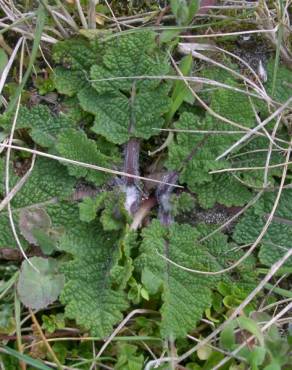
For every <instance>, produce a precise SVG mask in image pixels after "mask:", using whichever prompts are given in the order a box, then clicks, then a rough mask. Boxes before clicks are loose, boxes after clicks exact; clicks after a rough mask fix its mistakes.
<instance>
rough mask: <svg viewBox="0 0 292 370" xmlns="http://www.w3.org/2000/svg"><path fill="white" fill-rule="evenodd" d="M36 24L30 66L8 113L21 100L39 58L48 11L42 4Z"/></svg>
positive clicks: (13, 97) (11, 101)
mask: <svg viewBox="0 0 292 370" xmlns="http://www.w3.org/2000/svg"><path fill="white" fill-rule="evenodd" d="M36 22H37V26H36V30H35V37H34V42H33V47H32V51H31V57H30V59H29V64H28V67H27V70H26V71H25V74H24V76H23V79H22V82H21V84H20V85H19V86H18V88H17V89H16V91H15V93H14V95H13V96H12V98H11V100H10V102H9V104H8V107H7V112H8V113H9V112H12V111H13V109H14V108H15V106H16V103H17V100H18V98H19V95H20V94H21V92H22V89H23V88H24V86H25V84H26V82H27V80H28V78H29V76H30V73H31V70H32V67H33V63H34V61H35V59H36V56H37V52H38V49H39V45H40V41H41V37H42V32H43V29H44V26H45V22H46V11H45V8H44V6H43V5H42V4H40V5H39V7H38V11H37V20H36Z"/></svg>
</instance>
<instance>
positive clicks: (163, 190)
mask: <svg viewBox="0 0 292 370" xmlns="http://www.w3.org/2000/svg"><path fill="white" fill-rule="evenodd" d="M178 176H179V174H178V172H176V171H172V172H169V173H167V174H166V175H165V176H164V177H163V179H162V181H165V182H168V183H171V184H176V182H177V180H178ZM173 189H174V187H173V186H171V185H167V184H159V186H158V188H157V190H156V199H157V202H158V204H159V211H158V218H159V220H160V222H161V224H162V225H164V226H169V225H171V224H172V223H173V217H172V215H171V204H170V196H171V194H172V192H173Z"/></svg>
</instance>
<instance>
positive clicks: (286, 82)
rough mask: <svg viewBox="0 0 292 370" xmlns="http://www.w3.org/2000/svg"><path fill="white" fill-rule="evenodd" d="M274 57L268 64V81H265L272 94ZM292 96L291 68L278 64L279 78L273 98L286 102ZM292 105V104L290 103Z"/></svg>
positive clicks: (268, 90)
mask: <svg viewBox="0 0 292 370" xmlns="http://www.w3.org/2000/svg"><path fill="white" fill-rule="evenodd" d="M274 63H275V61H274V59H271V60H270V61H269V63H268V65H267V75H268V81H267V82H266V83H265V85H264V86H265V88H266V89H267V93H268V94H270V95H271V94H272V88H273V74H274ZM291 96H292V74H291V70H290V69H288V68H287V67H285V66H284V65H281V64H280V65H279V66H278V71H277V78H276V84H275V92H274V96H273V98H274V99H275V100H276V101H278V102H281V103H285V102H286V101H287V100H288V99H289V98H290V97H291ZM290 106H292V104H290Z"/></svg>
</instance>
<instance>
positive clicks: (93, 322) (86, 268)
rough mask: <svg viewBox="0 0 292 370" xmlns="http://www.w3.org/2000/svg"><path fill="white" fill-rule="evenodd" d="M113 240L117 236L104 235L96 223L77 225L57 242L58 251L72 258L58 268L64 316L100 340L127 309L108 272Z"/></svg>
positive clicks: (116, 251)
mask: <svg viewBox="0 0 292 370" xmlns="http://www.w3.org/2000/svg"><path fill="white" fill-rule="evenodd" d="M117 239H118V235H117V234H115V233H113V232H112V233H110V234H109V233H104V232H103V230H102V228H101V226H100V225H98V224H94V223H91V224H84V223H82V224H81V223H79V225H76V227H75V229H73V230H72V231H71V232H70V233H67V235H66V236H64V237H63V239H62V241H61V242H60V249H62V250H64V251H66V252H67V253H70V254H72V256H73V260H72V261H69V262H65V263H64V265H63V268H62V271H63V272H64V274H65V278H66V284H65V288H64V290H63V292H62V294H61V301H62V302H63V303H64V304H65V305H66V308H65V314H66V316H67V317H68V318H70V319H75V320H76V322H77V324H78V325H81V326H82V327H84V328H85V329H86V330H90V332H91V334H92V335H93V336H97V337H100V338H104V337H106V336H107V335H109V334H110V333H111V332H112V329H113V325H115V324H116V323H118V322H119V321H121V319H122V317H123V316H122V313H121V312H122V311H124V310H125V309H127V307H128V304H127V301H126V298H125V293H124V292H123V291H121V290H113V289H112V287H111V283H112V279H111V276H110V271H111V269H112V268H113V267H114V266H115V265H116V263H117V260H118V258H119V245H118V243H117Z"/></svg>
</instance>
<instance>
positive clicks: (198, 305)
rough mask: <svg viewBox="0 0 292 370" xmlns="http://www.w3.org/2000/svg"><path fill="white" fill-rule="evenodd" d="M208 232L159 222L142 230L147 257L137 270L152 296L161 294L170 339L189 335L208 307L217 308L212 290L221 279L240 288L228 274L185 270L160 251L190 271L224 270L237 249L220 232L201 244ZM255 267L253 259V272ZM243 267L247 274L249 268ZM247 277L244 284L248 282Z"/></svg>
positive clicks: (164, 327) (165, 330) (163, 328)
mask: <svg viewBox="0 0 292 370" xmlns="http://www.w3.org/2000/svg"><path fill="white" fill-rule="evenodd" d="M209 232H210V229H209ZM206 233H208V231H207V229H206V228H205V227H202V226H199V227H198V228H193V227H191V226H189V225H184V224H182V225H179V224H176V223H174V224H172V225H171V226H169V227H164V226H162V225H161V224H160V222H159V221H158V220H154V221H152V223H151V225H150V226H149V227H147V228H145V229H144V230H143V231H142V236H143V241H142V244H141V247H140V253H141V254H140V256H139V257H138V259H137V260H136V266H137V268H138V270H140V271H141V272H142V283H143V285H144V286H145V287H146V289H147V290H148V292H149V293H150V294H157V293H158V292H161V295H162V301H163V304H162V307H161V310H160V311H161V315H162V319H161V320H162V321H161V331H162V335H163V336H165V337H166V336H174V337H184V336H185V335H186V334H187V332H188V331H190V330H192V329H194V328H195V326H196V323H197V321H198V320H200V319H201V317H202V315H203V312H204V311H205V309H207V308H208V307H210V306H211V304H212V291H211V289H212V288H215V287H216V284H217V283H218V282H219V281H222V280H223V281H225V282H229V283H230V284H237V282H236V281H232V279H230V278H229V277H228V275H227V274H220V275H213V276H210V275H202V274H195V273H192V272H188V271H184V270H182V269H180V268H178V267H176V266H174V265H173V264H171V263H169V262H167V261H166V260H164V259H163V258H162V257H161V256H159V255H158V253H160V254H162V255H163V256H165V257H168V258H169V259H170V260H172V261H174V262H176V263H178V264H180V265H182V266H184V267H188V268H191V269H196V270H201V271H219V270H221V269H222V268H224V267H226V265H227V263H228V265H229V263H232V262H233V259H234V258H235V259H236V258H239V254H238V253H234V251H233V252H232V254H229V251H230V250H231V246H229V245H228V244H227V237H226V236H225V235H223V234H216V235H215V236H214V237H212V238H210V239H209V240H208V241H207V242H205V243H201V244H200V243H199V242H198V239H199V238H200V237H202V234H203V235H204V234H206ZM252 264H253V262H252V263H251V265H252ZM251 265H250V261H249V270H250V269H251ZM241 268H242V269H243V275H242V276H244V271H246V268H245V267H241ZM250 271H252V270H250ZM242 276H241V279H240V280H244V279H242Z"/></svg>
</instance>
